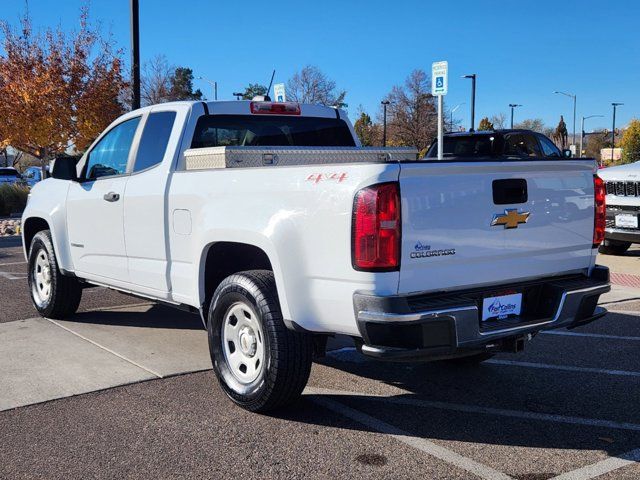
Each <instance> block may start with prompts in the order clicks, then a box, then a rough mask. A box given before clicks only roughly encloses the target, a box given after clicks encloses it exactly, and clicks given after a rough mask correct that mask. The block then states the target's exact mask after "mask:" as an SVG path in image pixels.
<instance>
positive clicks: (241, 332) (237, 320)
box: [222, 302, 264, 385]
mask: <svg viewBox="0 0 640 480" xmlns="http://www.w3.org/2000/svg"><path fill="white" fill-rule="evenodd" d="M222 348H223V352H224V358H225V361H226V363H227V365H228V366H229V370H230V371H231V373H232V374H233V376H234V377H235V378H236V380H238V381H239V382H240V383H242V384H243V385H248V384H250V383H251V382H253V381H255V380H256V379H257V378H258V377H259V376H260V373H261V372H262V370H263V368H264V336H263V333H262V327H261V326H260V322H259V321H258V318H257V316H256V313H255V312H254V311H253V309H252V308H251V307H250V306H249V305H247V304H246V303H243V302H238V303H234V304H233V305H231V306H230V307H229V309H228V310H227V312H226V314H225V316H224V324H223V326H222Z"/></svg>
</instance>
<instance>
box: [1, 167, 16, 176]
mask: <svg viewBox="0 0 640 480" xmlns="http://www.w3.org/2000/svg"><path fill="white" fill-rule="evenodd" d="M0 176H2V177H17V176H18V172H17V171H16V170H14V169H13V168H0Z"/></svg>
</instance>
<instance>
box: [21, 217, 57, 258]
mask: <svg viewBox="0 0 640 480" xmlns="http://www.w3.org/2000/svg"><path fill="white" fill-rule="evenodd" d="M42 230H51V226H50V225H49V222H48V221H47V220H45V219H44V218H42V217H29V218H27V219H26V220H24V223H23V225H22V243H23V247H24V251H25V256H26V257H28V256H29V248H30V247H31V242H32V241H33V237H35V236H36V233H38V232H41V231H42Z"/></svg>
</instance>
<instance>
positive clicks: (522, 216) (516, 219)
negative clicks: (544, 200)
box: [491, 208, 529, 228]
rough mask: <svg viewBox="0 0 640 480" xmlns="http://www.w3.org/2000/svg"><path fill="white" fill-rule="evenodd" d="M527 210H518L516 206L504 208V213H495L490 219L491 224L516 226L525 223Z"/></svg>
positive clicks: (506, 226)
mask: <svg viewBox="0 0 640 480" xmlns="http://www.w3.org/2000/svg"><path fill="white" fill-rule="evenodd" d="M527 220H529V212H521V213H519V212H518V209H516V208H509V209H505V211H504V214H502V213H496V214H495V215H494V216H493V220H491V226H492V227H495V226H499V225H504V228H518V225H519V224H520V223H527Z"/></svg>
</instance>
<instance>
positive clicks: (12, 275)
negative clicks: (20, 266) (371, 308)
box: [0, 272, 27, 280]
mask: <svg viewBox="0 0 640 480" xmlns="http://www.w3.org/2000/svg"><path fill="white" fill-rule="evenodd" d="M0 277H2V278H6V279H7V280H24V279H25V278H27V274H26V273H10V272H0Z"/></svg>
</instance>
